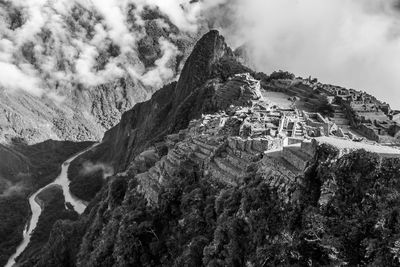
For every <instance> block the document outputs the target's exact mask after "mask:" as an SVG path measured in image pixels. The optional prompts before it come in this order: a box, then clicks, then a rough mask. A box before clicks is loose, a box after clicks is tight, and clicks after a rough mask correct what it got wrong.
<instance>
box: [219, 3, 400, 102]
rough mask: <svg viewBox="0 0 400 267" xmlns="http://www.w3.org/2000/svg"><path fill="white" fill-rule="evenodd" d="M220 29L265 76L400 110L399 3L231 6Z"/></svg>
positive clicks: (239, 4) (231, 4) (233, 4)
mask: <svg viewBox="0 0 400 267" xmlns="http://www.w3.org/2000/svg"><path fill="white" fill-rule="evenodd" d="M227 2H228V3H229V8H230V10H231V12H230V13H229V14H230V16H231V17H232V19H231V20H229V21H228V23H225V24H223V23H222V24H221V25H220V26H221V28H222V29H223V30H222V31H223V32H224V34H225V35H226V36H227V39H228V41H229V42H230V43H231V45H233V46H234V47H237V46H240V45H242V44H243V43H244V41H245V43H246V45H247V46H248V47H249V52H250V59H252V64H254V66H255V67H256V68H257V69H258V70H260V71H264V72H266V73H270V72H272V71H274V70H279V69H281V70H287V71H290V72H293V73H295V74H296V75H300V76H303V77H309V76H310V75H311V76H312V77H315V78H318V79H319V80H320V81H321V82H324V83H331V84H335V85H340V86H345V87H349V88H354V89H357V90H361V91H366V92H368V93H371V94H373V95H374V96H376V97H378V99H381V100H382V101H386V102H388V103H390V104H391V106H392V107H394V108H397V109H400V75H399V74H400V60H399V56H400V12H398V9H397V8H398V7H399V6H400V4H399V3H400V1H392V0H324V1H321V0H248V1H227Z"/></svg>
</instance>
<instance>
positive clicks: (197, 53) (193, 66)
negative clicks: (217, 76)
mask: <svg viewBox="0 0 400 267" xmlns="http://www.w3.org/2000/svg"><path fill="white" fill-rule="evenodd" d="M224 57H227V58H233V53H232V50H231V49H230V48H229V46H228V45H227V44H226V42H225V38H224V37H223V36H222V35H220V33H219V32H218V31H217V30H211V31H209V32H208V33H206V34H205V35H203V37H202V38H201V39H200V40H199V41H198V42H197V44H196V45H195V47H194V48H193V51H192V53H191V54H190V56H189V57H188V59H187V61H186V63H185V65H184V67H183V70H182V73H181V76H180V78H179V81H178V84H177V86H176V90H175V100H176V101H182V100H183V99H184V98H185V97H186V96H187V95H188V94H190V92H191V91H192V90H194V89H195V88H197V87H199V86H201V85H202V84H203V83H204V81H206V80H207V79H209V78H212V77H211V76H212V68H213V65H214V64H215V63H216V62H218V61H219V60H220V59H222V58H224Z"/></svg>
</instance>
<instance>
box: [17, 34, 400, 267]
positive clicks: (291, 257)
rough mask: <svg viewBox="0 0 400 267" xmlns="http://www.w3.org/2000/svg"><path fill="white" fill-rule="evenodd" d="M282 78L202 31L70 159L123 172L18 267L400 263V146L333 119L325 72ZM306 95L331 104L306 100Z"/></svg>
mask: <svg viewBox="0 0 400 267" xmlns="http://www.w3.org/2000/svg"><path fill="white" fill-rule="evenodd" d="M274 75H275V77H274ZM274 75H271V76H267V75H265V74H260V73H255V72H253V71H252V70H250V69H248V68H247V67H245V66H243V65H242V64H241V63H239V62H238V61H237V58H236V56H235V55H234V53H233V52H232V50H231V49H230V48H229V47H228V46H227V45H226V43H225V42H224V39H223V37H222V36H220V35H219V33H218V32H217V31H211V32H209V33H207V34H206V35H204V36H203V37H202V38H201V39H200V40H199V41H198V43H197V44H196V46H195V47H194V49H193V51H192V53H191V55H190V56H189V57H188V59H187V61H186V63H185V66H184V67H183V69H182V73H181V75H180V78H179V80H178V81H177V82H176V83H171V84H169V85H166V86H164V87H163V88H162V89H160V90H159V91H157V92H156V93H155V94H154V95H153V96H152V98H151V99H150V100H148V101H146V102H143V103H140V104H136V105H135V106H134V107H133V109H131V110H130V111H128V112H126V113H124V114H123V116H122V118H121V121H120V122H119V123H118V124H117V125H116V126H114V127H113V128H111V129H110V130H109V131H108V132H107V133H106V134H105V136H104V138H103V141H102V143H101V144H100V145H99V146H98V147H97V148H96V149H95V150H94V152H93V151H92V152H90V153H86V154H84V155H82V156H81V157H80V158H78V159H77V160H75V161H74V163H73V165H74V164H75V167H74V168H75V170H72V173H75V175H76V173H78V174H79V171H77V170H79V169H80V168H81V167H80V166H83V164H84V162H85V161H93V162H94V163H96V162H97V163H101V164H108V165H111V166H113V167H114V170H115V174H114V175H112V176H110V177H108V178H107V179H106V182H105V183H104V185H103V187H102V188H101V189H100V190H99V192H98V193H97V195H96V196H94V197H93V198H92V200H91V202H90V204H89V205H88V207H87V209H86V211H85V213H84V214H83V215H81V217H80V218H79V219H78V220H76V221H73V222H71V221H58V222H56V223H55V224H54V226H53V229H52V232H51V234H50V237H49V240H48V242H47V244H46V245H45V246H44V247H43V249H42V250H41V252H40V253H38V254H36V255H34V256H31V257H23V258H21V259H19V263H20V264H21V266H290V265H292V266H299V265H300V266H332V265H339V266H340V265H346V264H347V265H350V266H355V265H363V266H364V265H368V266H397V265H398V264H399V259H400V254H399V251H400V250H399V248H400V247H399V242H400V239H399V238H400V232H399V228H398V227H397V225H398V221H399V219H400V218H399V213H398V209H399V207H400V202H399V196H400V194H399V190H400V185H399V183H398V179H397V177H398V176H399V175H400V173H399V170H400V150H398V149H397V148H390V147H388V146H383V145H382V144H378V143H376V142H373V141H368V140H366V139H362V138H360V137H359V136H358V135H356V134H353V128H351V127H349V128H347V130H346V129H345V130H344V129H343V128H342V127H340V125H338V124H336V123H335V121H334V118H335V117H334V114H330V115H329V113H330V112H329V110H330V109H331V108H332V111H336V110H335V109H334V107H335V106H334V105H340V103H341V102H340V100H339V99H337V98H335V97H334V100H335V101H334V102H329V101H328V100H329V99H330V98H331V95H329V94H328V92H326V91H323V90H322V89H323V88H322V89H321V88H320V89H316V90H313V89H312V86H311V85H312V84H315V82H311V81H307V80H306V79H300V78H298V79H297V80H296V81H294V80H293V78H292V77H290V79H288V78H287V77H286V74H284V75H283V77H282V76H281V75H282V73H279V75H277V74H274ZM276 75H277V76H278V77H277V76H276ZM266 85H268V86H270V87H271V86H273V89H274V90H271V89H270V90H268V88H267V86H266ZM323 86H325V85H322V84H321V85H320V87H323ZM296 88H300V89H297V90H296ZM266 89H267V90H266ZM289 91H290V92H292V93H290V92H289ZM271 92H274V94H272V93H271ZM276 93H279V94H276ZM310 93H312V96H313V99H315V101H317V100H318V99H320V100H318V102H316V103H321V106H320V107H323V108H322V111H324V110H327V111H328V112H327V115H322V114H321V113H323V112H318V110H315V109H316V108H320V107H314V108H304V109H301V108H300V107H302V106H304V105H303V104H302V101H303V103H306V102H305V101H304V100H302V99H303V96H304V95H306V94H308V95H309V96H311V94H310ZM293 94H295V95H293ZM282 95H283V97H282ZM293 97H297V98H293ZM288 99H290V100H289V101H287V100H288ZM304 99H305V98H304ZM278 100H279V101H278ZM283 100H285V101H283ZM342 100H343V99H342ZM325 101H326V102H325ZM336 101H337V102H336ZM279 103H286V104H287V106H284V107H282V106H280V104H279ZM336 103H338V104H336ZM286 104H285V105H286ZM326 108H328V109H326ZM343 108H344V107H343ZM332 113H335V112H332ZM343 113H345V112H343ZM360 123H362V122H360ZM82 159H84V160H82ZM75 175H73V176H71V179H74V176H75ZM79 180H80V179H77V181H79ZM82 186H84V184H83V185H82ZM74 187H79V182H76V183H75V184H74ZM91 194H92V193H91Z"/></svg>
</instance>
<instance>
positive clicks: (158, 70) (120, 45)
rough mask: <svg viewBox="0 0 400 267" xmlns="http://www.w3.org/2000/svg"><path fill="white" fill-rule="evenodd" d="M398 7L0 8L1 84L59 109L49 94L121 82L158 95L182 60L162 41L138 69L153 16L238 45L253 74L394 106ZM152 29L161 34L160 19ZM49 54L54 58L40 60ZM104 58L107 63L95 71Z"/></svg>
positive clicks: (384, 0)
mask: <svg viewBox="0 0 400 267" xmlns="http://www.w3.org/2000/svg"><path fill="white" fill-rule="evenodd" d="M77 4H78V5H77ZM398 5H399V4H398V1H395V0H354V1H344V0H339V1H335V0H328V1H323V2H322V1H318V0H283V1H276V0H251V1H239V0H230V1H227V0H218V1H210V0H206V1H189V0H187V1H185V0H177V1H174V0H168V1H165V0H163V1H161V0H160V1H157V0H125V1H117V0H113V1H105V0H104V1H103V0H96V1H88V0H85V1H69V0H68V1H67V0H60V1H48V0H34V1H19V0H15V1H2V4H1V6H2V8H1V11H0V12H2V14H3V15H2V18H3V20H5V21H3V22H5V23H2V24H1V25H0V32H1V35H2V38H1V40H0V81H1V85H2V86H4V87H6V88H7V89H16V88H18V89H23V90H27V91H29V92H31V93H32V94H35V95H41V94H43V93H46V94H48V95H49V96H50V97H52V98H54V99H57V100H62V96H63V93H62V92H58V93H55V92H53V91H51V89H54V88H56V87H57V88H59V87H68V86H69V85H70V84H71V83H72V84H73V83H83V84H84V85H98V84H101V83H104V82H106V81H109V80H112V79H115V78H118V77H121V76H123V75H125V74H129V75H130V76H131V77H133V78H135V79H139V80H140V81H142V82H143V83H144V84H145V85H148V86H152V87H155V88H159V87H160V86H161V85H162V84H164V83H165V82H167V81H170V80H173V79H174V78H175V73H174V71H173V70H171V68H170V65H171V61H174V60H175V59H176V58H177V57H178V56H179V54H180V52H179V51H178V49H177V47H176V45H174V44H173V43H171V42H170V41H169V40H166V39H165V38H160V40H159V42H160V50H161V51H160V57H159V58H158V59H157V61H156V62H154V63H155V64H154V67H153V68H151V69H147V68H145V67H143V65H142V64H140V62H139V60H138V53H137V42H138V41H139V40H140V39H141V38H142V37H143V36H144V35H145V34H146V33H145V32H144V31H143V30H140V29H139V26H140V25H143V19H142V18H141V16H140V15H139V14H140V12H141V11H142V10H143V9H144V8H145V7H146V6H153V7H158V8H159V10H160V11H161V12H162V13H163V14H164V15H165V17H166V18H168V19H169V20H170V21H171V22H172V23H173V24H174V25H176V26H177V27H178V28H179V30H181V31H185V32H190V33H193V34H194V33H196V32H198V31H199V30H200V29H201V27H200V26H199V25H202V23H201V22H200V21H202V22H204V20H206V21H207V22H208V25H209V26H211V27H215V28H218V29H219V30H221V31H222V32H223V33H224V34H225V36H226V38H227V40H228V43H230V44H231V45H232V46H233V47H238V46H241V45H243V44H246V45H247V48H248V57H249V59H250V60H251V62H252V65H253V66H254V67H256V68H257V69H258V70H260V71H264V72H266V73H269V72H272V71H273V70H276V69H283V70H289V71H292V72H294V73H296V74H298V75H302V76H307V77H308V76H309V75H312V76H315V77H317V78H319V79H321V80H322V81H324V82H329V83H336V84H340V85H343V86H348V87H354V88H357V89H363V90H366V91H368V92H369V93H373V94H375V95H376V96H378V97H380V98H382V99H383V100H385V101H388V102H391V100H392V99H394V97H397V98H400V90H399V89H398V88H399V87H400V77H399V76H398V75H397V74H398V73H399V72H400V62H399V61H398V60H395V58H394V57H393V55H395V54H397V53H399V52H400V35H399V25H400V20H399V13H398V12H397V10H396V9H397V8H398ZM134 6H136V7H137V8H133V7H134ZM216 7H218V8H216ZM83 10H86V11H83ZM87 10H90V12H88V11H87ZM71 14H72V15H73V17H75V18H76V19H77V20H76V21H75V22H73V21H71V19H70V16H69V15H71ZM132 14H133V17H134V18H135V19H134V20H132V16H131V15H132ZM283 14H284V15H283ZM79 21H81V22H82V23H79ZM158 23H159V25H161V26H162V27H166V28H168V27H169V25H168V23H166V21H165V20H163V19H159V20H158ZM85 24H90V27H89V28H87V27H86V26H85ZM7 25H12V26H11V28H10V27H7ZM43 29H45V30H46V31H44V32H43V31H42V30H43ZM46 32H52V33H54V35H53V38H52V41H51V42H49V43H46V42H43V41H42V39H41V40H39V39H38V38H37V37H38V35H40V34H44V33H46ZM48 46H51V47H52V48H53V49H54V50H57V53H55V52H52V53H50V54H49V53H46V51H47V50H48ZM113 49H114V50H113ZM105 51H111V54H112V55H113V56H112V57H111V58H109V59H108V60H107V61H106V62H103V64H102V66H100V67H99V66H98V65H99V64H98V58H99V57H102V56H104V53H105ZM27 54H30V56H28V58H27V56H26V55H27ZM30 59H32V60H33V59H34V62H33V61H32V60H30ZM61 62H63V63H61ZM57 64H62V65H65V66H64V67H63V68H60V66H58V68H57ZM58 91H60V89H59V90H58ZM391 104H392V105H394V106H396V105H398V104H396V103H393V102H392V103H391ZM397 108H399V106H397Z"/></svg>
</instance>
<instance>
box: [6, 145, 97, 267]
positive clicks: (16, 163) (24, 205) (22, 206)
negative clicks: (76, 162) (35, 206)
mask: <svg viewBox="0 0 400 267" xmlns="http://www.w3.org/2000/svg"><path fill="white" fill-rule="evenodd" d="M91 144H92V143H91V142H82V143H74V142H59V141H46V142H43V143H39V144H35V145H30V146H28V145H23V144H19V145H15V146H12V147H9V148H8V149H10V150H11V151H13V153H15V154H17V155H22V156H21V157H22V158H23V159H24V160H22V161H21V160H20V159H21V157H15V158H14V157H9V158H8V159H15V160H11V161H0V179H4V180H7V183H11V186H10V187H9V188H8V189H5V191H4V192H2V193H1V194H0V266H2V265H4V264H6V262H7V260H8V258H9V257H10V256H11V255H12V254H13V253H14V252H15V249H16V247H17V246H18V245H19V244H20V243H21V242H22V231H23V229H24V227H25V224H26V222H27V221H28V219H29V215H30V207H29V204H28V197H29V195H30V194H32V193H33V192H35V191H36V190H38V189H39V188H40V187H42V186H44V185H46V184H49V183H50V182H51V181H53V180H54V179H55V178H56V177H57V175H58V173H59V172H60V170H61V164H62V163H63V162H64V161H65V160H66V159H67V158H68V157H70V156H72V155H73V154H75V153H77V152H79V151H81V150H83V149H85V148H86V147H88V146H89V145H91ZM10 169H11V170H15V171H12V172H7V170H10ZM26 170H27V172H25V171H26ZM21 173H22V174H23V175H21ZM4 174H7V176H5V175H4ZM50 230H51V225H50V224H49V225H47V228H46V231H47V232H50ZM42 241H43V242H45V241H46V239H44V240H42Z"/></svg>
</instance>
